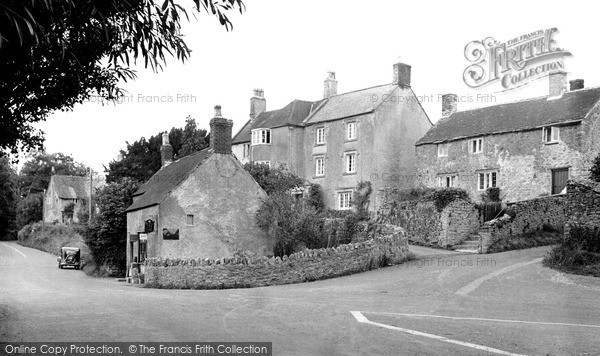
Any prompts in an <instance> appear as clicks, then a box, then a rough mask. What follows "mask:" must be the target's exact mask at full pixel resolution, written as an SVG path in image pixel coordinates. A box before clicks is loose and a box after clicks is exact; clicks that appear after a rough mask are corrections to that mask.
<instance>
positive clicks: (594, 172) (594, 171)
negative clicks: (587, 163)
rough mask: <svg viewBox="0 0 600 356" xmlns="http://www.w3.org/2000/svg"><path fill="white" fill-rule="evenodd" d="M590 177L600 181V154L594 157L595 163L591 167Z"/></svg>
mask: <svg viewBox="0 0 600 356" xmlns="http://www.w3.org/2000/svg"><path fill="white" fill-rule="evenodd" d="M590 179H591V180H593V181H595V182H600V154H598V156H596V158H595V159H594V163H593V164H592V168H591V169H590Z"/></svg>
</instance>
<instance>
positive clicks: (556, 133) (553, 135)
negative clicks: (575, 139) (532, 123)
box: [542, 126, 560, 143]
mask: <svg viewBox="0 0 600 356" xmlns="http://www.w3.org/2000/svg"><path fill="white" fill-rule="evenodd" d="M548 132H550V134H548ZM542 141H543V142H544V143H555V142H558V141H560V127H558V126H548V127H544V128H542Z"/></svg>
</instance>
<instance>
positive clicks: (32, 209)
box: [17, 193, 44, 229]
mask: <svg viewBox="0 0 600 356" xmlns="http://www.w3.org/2000/svg"><path fill="white" fill-rule="evenodd" d="M43 204H44V194H43V193H33V194H29V195H27V196H26V197H24V198H21V200H19V203H18V204H17V227H18V228H19V229H21V228H22V227H23V226H25V225H27V224H31V223H35V222H38V221H41V220H42V217H43V213H44V205H43Z"/></svg>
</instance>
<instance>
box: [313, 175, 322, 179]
mask: <svg viewBox="0 0 600 356" xmlns="http://www.w3.org/2000/svg"><path fill="white" fill-rule="evenodd" d="M319 178H325V175H322V176H313V179H319Z"/></svg>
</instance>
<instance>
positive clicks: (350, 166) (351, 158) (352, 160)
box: [344, 152, 356, 173]
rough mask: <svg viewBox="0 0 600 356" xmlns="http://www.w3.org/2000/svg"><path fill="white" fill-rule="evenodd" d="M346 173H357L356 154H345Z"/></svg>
mask: <svg viewBox="0 0 600 356" xmlns="http://www.w3.org/2000/svg"><path fill="white" fill-rule="evenodd" d="M344 161H345V163H344V166H345V173H356V152H346V153H344Z"/></svg>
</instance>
